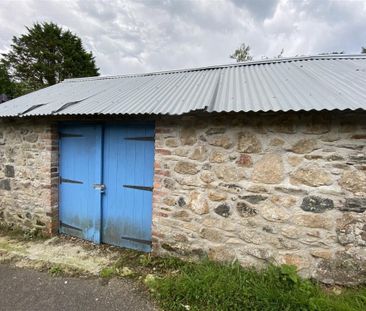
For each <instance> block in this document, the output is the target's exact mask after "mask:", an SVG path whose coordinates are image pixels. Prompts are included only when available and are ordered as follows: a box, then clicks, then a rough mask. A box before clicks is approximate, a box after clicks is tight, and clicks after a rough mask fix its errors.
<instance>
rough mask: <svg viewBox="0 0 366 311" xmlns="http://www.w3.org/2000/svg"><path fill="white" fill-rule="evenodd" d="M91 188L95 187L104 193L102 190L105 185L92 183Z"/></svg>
mask: <svg viewBox="0 0 366 311" xmlns="http://www.w3.org/2000/svg"><path fill="white" fill-rule="evenodd" d="M93 188H94V189H97V190H100V193H104V191H105V185H104V184H94V185H93Z"/></svg>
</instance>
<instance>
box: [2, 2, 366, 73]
mask: <svg viewBox="0 0 366 311" xmlns="http://www.w3.org/2000/svg"><path fill="white" fill-rule="evenodd" d="M45 21H48V22H49V21H52V22H55V23H57V24H59V25H60V26H62V27H64V28H65V29H66V28H67V29H70V30H71V31H72V32H73V33H75V34H77V35H78V36H79V37H80V38H81V39H82V41H83V44H84V46H85V48H86V49H87V50H88V51H92V52H93V54H94V56H95V59H96V63H97V66H98V67H99V68H100V73H101V74H102V75H115V74H126V73H142V72H151V71H160V70H170V69H179V68H189V67H201V66H208V65H218V64H228V63H232V62H233V60H232V59H230V58H229V55H230V54H232V53H233V52H234V50H235V49H236V48H237V47H239V46H240V44H241V43H243V42H245V43H246V44H248V45H249V46H250V47H251V55H252V56H253V57H254V59H261V58H263V57H275V56H277V55H278V54H280V52H281V50H282V49H283V50H284V53H283V56H286V57H287V56H288V57H290V56H296V55H314V54H319V53H324V52H334V51H345V52H346V53H349V54H354V53H360V50H361V46H366V0H292V1H290V0H160V1H158V0H131V1H129V0H62V1H61V0H57V1H56V0H47V1H46V0H0V24H1V28H0V52H6V51H7V50H8V49H9V46H10V44H11V39H12V37H13V36H14V35H15V36H19V35H20V34H22V33H24V32H25V26H31V25H32V24H33V23H34V22H45Z"/></svg>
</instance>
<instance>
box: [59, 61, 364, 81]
mask: <svg viewBox="0 0 366 311" xmlns="http://www.w3.org/2000/svg"><path fill="white" fill-rule="evenodd" d="M363 58H364V59H366V54H328V55H309V56H293V57H281V58H268V59H261V60H252V61H246V62H238V63H232V64H223V65H211V66H204V67H193V68H185V69H173V70H161V71H153V72H146V73H131V74H123V75H109V76H97V77H84V78H71V79H65V80H64V81H63V83H65V82H66V83H69V82H84V81H95V80H113V79H123V78H134V77H148V76H155V75H164V74H175V73H185V72H192V71H203V70H214V69H221V68H229V67H244V66H253V65H265V64H274V63H289V62H296V61H309V60H330V59H363Z"/></svg>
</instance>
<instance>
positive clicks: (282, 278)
mask: <svg viewBox="0 0 366 311" xmlns="http://www.w3.org/2000/svg"><path fill="white" fill-rule="evenodd" d="M147 285H148V286H149V287H150V289H151V290H152V293H153V296H155V298H156V299H157V300H158V302H159V303H160V305H161V307H162V308H163V309H164V310H172V311H173V310H191V311H194V310H205V311H206V310H217V311H218V310H222V311H224V310H230V311H234V310H251V311H254V310H271V311H273V310H281V311H282V310H314V311H322V310H327V311H328V310H329V311H330V310H335V311H351V310H353V311H358V310H360V311H361V310H366V288H359V289H344V290H343V291H342V292H341V293H338V294H336V293H333V292H331V291H325V290H324V289H323V288H321V287H320V286H319V285H317V284H315V283H313V282H311V281H310V280H304V279H302V278H301V277H299V276H298V274H297V273H296V269H295V267H293V266H286V265H285V266H281V267H274V266H269V267H268V268H266V269H264V270H261V271H257V270H255V269H252V268H243V267H241V266H240V265H239V264H238V263H235V264H231V265H222V264H219V263H214V262H210V261H208V260H204V261H202V262H200V263H195V264H194V263H191V264H185V265H183V266H182V267H180V272H179V273H176V274H170V275H167V276H165V277H161V278H154V279H152V280H150V281H149V282H148V283H147Z"/></svg>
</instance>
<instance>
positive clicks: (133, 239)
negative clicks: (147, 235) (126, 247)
mask: <svg viewBox="0 0 366 311" xmlns="http://www.w3.org/2000/svg"><path fill="white" fill-rule="evenodd" d="M121 239H123V240H128V241H131V242H137V243H141V244H147V245H150V246H151V245H152V242H151V241H149V240H141V239H136V238H130V237H127V236H122V237H121Z"/></svg>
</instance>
